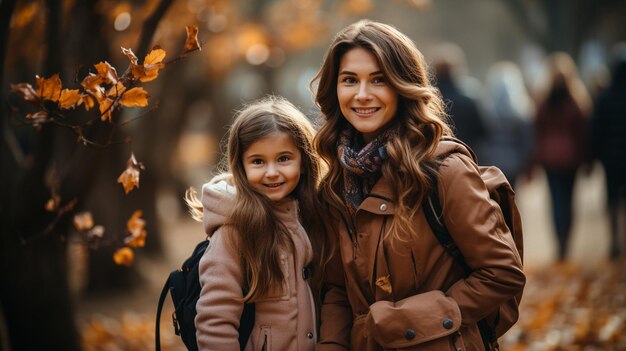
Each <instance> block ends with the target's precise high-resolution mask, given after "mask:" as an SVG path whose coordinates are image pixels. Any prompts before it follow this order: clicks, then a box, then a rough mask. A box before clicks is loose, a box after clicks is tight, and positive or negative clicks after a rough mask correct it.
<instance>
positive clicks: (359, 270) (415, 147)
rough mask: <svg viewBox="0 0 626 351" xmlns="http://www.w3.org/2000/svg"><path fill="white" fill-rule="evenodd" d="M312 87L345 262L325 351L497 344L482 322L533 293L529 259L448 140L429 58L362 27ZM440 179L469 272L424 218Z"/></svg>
mask: <svg viewBox="0 0 626 351" xmlns="http://www.w3.org/2000/svg"><path fill="white" fill-rule="evenodd" d="M314 81H317V82H319V85H318V88H317V91H316V95H315V101H316V102H317V104H318V105H319V107H320V110H321V112H322V117H323V119H324V121H325V122H324V124H323V125H322V127H321V128H320V130H319V131H318V134H317V136H316V139H315V146H316V148H317V150H318V152H319V154H320V156H321V157H322V158H323V159H324V161H326V162H327V163H328V165H329V166H330V167H329V172H328V174H327V175H326V176H325V178H324V179H323V180H322V182H321V184H320V191H321V194H322V196H323V198H324V200H325V201H326V202H327V203H328V204H329V206H330V207H331V208H332V214H333V217H334V218H335V219H334V221H335V222H334V223H335V228H336V233H335V235H336V239H335V240H336V242H338V246H339V250H338V251H339V252H340V259H341V260H338V259H335V260H333V261H331V263H329V265H328V266H327V271H326V279H325V280H326V286H327V288H328V290H327V292H326V294H325V296H324V302H323V305H322V312H321V327H320V342H319V348H318V350H346V349H351V350H358V351H368V350H383V349H384V350H396V349H397V350H474V351H477V350H484V349H485V348H486V347H489V348H491V345H488V344H483V341H482V338H481V335H480V332H479V329H478V326H477V323H478V321H479V320H481V319H483V318H484V317H486V316H487V315H489V314H490V313H492V312H495V311H496V310H497V308H498V306H499V305H500V304H502V303H504V302H505V301H508V300H510V299H511V298H512V297H513V296H515V295H517V294H518V293H519V292H520V291H521V289H523V287H524V283H525V276H524V273H523V271H522V261H521V258H520V257H519V254H518V252H517V250H515V244H514V242H513V240H512V239H511V235H510V234H509V233H508V232H509V229H508V228H507V226H506V224H505V222H504V219H503V215H502V213H501V211H500V208H499V207H498V206H497V205H496V204H494V202H493V201H491V199H490V196H489V193H488V192H487V189H486V186H485V183H484V182H483V181H482V178H481V177H480V174H479V172H478V167H477V166H476V163H475V162H474V160H473V159H472V157H471V154H470V152H469V151H468V150H467V149H466V148H464V147H463V146H461V145H460V144H458V143H453V142H443V141H441V138H442V136H446V135H448V136H449V135H451V134H452V133H451V131H450V129H449V127H448V126H447V124H446V123H445V117H446V116H445V112H444V108H443V103H442V101H441V97H440V95H439V93H438V91H437V90H436V89H435V88H433V87H432V86H431V84H430V82H429V79H428V71H427V67H426V63H425V60H424V58H423V57H422V55H421V53H420V52H419V51H418V50H417V48H416V47H415V45H414V44H413V42H412V41H411V40H410V39H409V38H407V37H406V36H405V35H403V34H402V33H400V32H399V31H398V30H396V29H395V28H393V27H391V26H388V25H385V24H381V23H376V22H370V21H361V22H357V23H355V24H352V25H350V26H348V27H347V28H345V29H344V30H342V31H341V32H339V34H337V36H336V37H335V39H334V41H333V43H332V44H331V46H330V48H329V50H328V53H327V55H326V57H325V59H324V62H323V64H322V67H321V69H320V71H319V73H318V74H317V76H316V79H315V80H314ZM449 153H450V156H448V157H445V158H443V160H442V161H440V164H439V165H438V166H437V163H438V159H437V157H439V156H442V155H446V154H449ZM432 173H435V174H437V179H438V193H439V197H440V202H441V205H442V208H443V216H442V217H441V218H440V219H441V220H442V221H443V223H445V226H446V227H447V229H448V231H449V232H450V235H451V236H452V238H453V239H454V242H455V243H456V245H457V246H458V249H459V250H460V251H461V253H462V254H463V257H464V258H465V262H466V263H467V265H468V266H469V267H470V269H471V271H472V272H471V274H469V276H465V272H464V270H463V267H462V265H461V264H460V263H459V262H456V261H455V260H454V259H453V258H452V257H451V256H450V255H448V254H447V253H446V251H445V249H444V248H443V246H442V245H441V244H440V243H439V242H438V241H437V239H436V237H435V235H434V233H433V232H432V229H431V228H430V226H429V224H428V222H427V220H426V218H425V215H424V213H423V210H422V206H421V204H422V203H423V202H424V199H425V198H426V196H428V194H429V193H430V192H431V191H432V189H431V187H432V185H431V184H432V182H431V180H430V178H429V175H428V174H432ZM333 262H334V263H335V264H332V263H333Z"/></svg>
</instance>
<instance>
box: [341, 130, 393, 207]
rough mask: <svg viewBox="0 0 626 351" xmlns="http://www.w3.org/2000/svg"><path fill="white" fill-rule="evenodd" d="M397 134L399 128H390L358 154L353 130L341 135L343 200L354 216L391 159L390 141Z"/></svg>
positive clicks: (356, 135) (355, 135) (345, 131)
mask: <svg viewBox="0 0 626 351" xmlns="http://www.w3.org/2000/svg"><path fill="white" fill-rule="evenodd" d="M397 134H398V128H393V127H392V128H389V129H387V130H385V131H384V132H382V133H380V134H379V135H378V136H377V137H376V138H374V140H372V141H370V142H369V143H368V144H367V145H365V146H364V147H363V148H361V149H360V150H359V145H358V144H359V143H358V138H357V137H358V134H357V133H356V131H355V130H354V128H352V127H348V128H346V129H344V130H343V131H342V132H341V135H340V136H339V141H338V142H337V148H338V150H337V151H338V152H337V156H338V158H339V162H340V163H341V165H342V166H343V168H344V169H345V170H346V171H347V172H343V196H344V199H345V200H346V203H347V204H348V209H349V210H350V212H351V213H352V214H354V213H355V212H356V209H357V208H358V207H359V205H360V204H361V202H363V199H365V197H366V196H367V195H368V194H369V192H370V191H371V190H372V188H373V187H374V184H376V182H377V181H378V179H380V176H381V175H382V173H381V167H382V164H383V162H384V161H385V160H386V159H387V158H388V156H389V155H388V154H387V141H388V140H389V138H390V137H392V136H395V135H397Z"/></svg>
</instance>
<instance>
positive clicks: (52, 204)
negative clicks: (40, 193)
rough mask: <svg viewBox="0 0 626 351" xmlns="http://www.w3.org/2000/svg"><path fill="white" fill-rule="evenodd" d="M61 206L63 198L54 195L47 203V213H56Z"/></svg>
mask: <svg viewBox="0 0 626 351" xmlns="http://www.w3.org/2000/svg"><path fill="white" fill-rule="evenodd" d="M60 204H61V197H60V196H59V195H53V196H52V197H51V198H50V200H48V201H47V202H46V206H45V208H46V211H48V212H54V211H56V210H57V209H58V208H59V205H60Z"/></svg>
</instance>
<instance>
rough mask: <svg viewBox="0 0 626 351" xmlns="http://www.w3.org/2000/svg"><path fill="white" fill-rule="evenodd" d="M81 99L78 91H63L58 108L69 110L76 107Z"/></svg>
mask: <svg viewBox="0 0 626 351" xmlns="http://www.w3.org/2000/svg"><path fill="white" fill-rule="evenodd" d="M81 99H82V97H81V95H80V91H79V90H78V89H71V90H70V89H63V90H61V97H60V98H59V107H60V108H62V109H70V108H74V107H76V104H78V102H79V101H81Z"/></svg>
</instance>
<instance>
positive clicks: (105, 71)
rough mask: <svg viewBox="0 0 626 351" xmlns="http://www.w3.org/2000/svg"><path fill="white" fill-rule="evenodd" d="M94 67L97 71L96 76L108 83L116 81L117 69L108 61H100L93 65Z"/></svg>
mask: <svg viewBox="0 0 626 351" xmlns="http://www.w3.org/2000/svg"><path fill="white" fill-rule="evenodd" d="M94 67H96V70H97V71H98V77H101V79H102V80H103V81H104V82H106V83H109V84H116V83H117V81H118V78H117V71H116V70H115V67H113V66H111V65H110V64H109V63H108V62H106V61H104V62H100V63H98V64H96V65H94Z"/></svg>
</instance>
